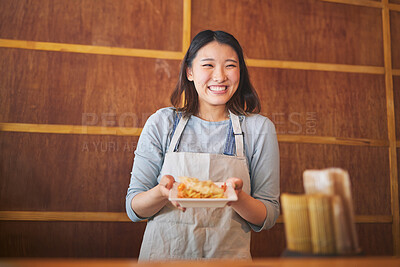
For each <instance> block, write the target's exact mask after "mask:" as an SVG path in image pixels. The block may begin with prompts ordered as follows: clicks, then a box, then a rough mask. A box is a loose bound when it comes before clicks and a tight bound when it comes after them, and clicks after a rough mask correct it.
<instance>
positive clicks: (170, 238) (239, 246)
mask: <svg viewBox="0 0 400 267" xmlns="http://www.w3.org/2000/svg"><path fill="white" fill-rule="evenodd" d="M230 118H231V123H232V124H231V125H232V128H233V132H234V136H235V137H234V140H235V142H234V143H235V147H236V156H228V155H223V154H209V153H192V152H175V151H174V150H175V147H177V144H178V141H179V140H180V136H181V134H182V132H183V130H184V128H185V126H186V123H187V121H188V119H189V118H187V117H186V118H185V117H183V118H181V119H180V121H179V123H178V126H177V127H176V130H175V133H174V135H173V137H172V139H171V143H170V146H169V150H168V151H167V153H166V155H165V160H164V164H163V167H162V170H161V174H160V176H159V177H158V182H159V181H160V179H161V177H162V176H163V175H166V174H169V175H172V176H173V177H174V178H175V179H177V178H178V177H180V176H188V177H196V178H199V179H200V180H213V181H215V182H220V181H225V180H226V179H228V178H230V177H238V178H241V179H242V180H243V191H244V192H246V193H247V194H250V176H249V170H248V166H247V161H246V157H245V155H244V148H243V134H242V131H241V128H240V122H239V118H238V116H236V115H234V114H233V113H230ZM232 140H233V139H232ZM201 258H230V259H232V258H241V259H249V258H251V255H250V227H249V225H248V224H247V222H246V221H245V220H243V219H242V218H241V217H240V216H239V215H238V214H237V213H236V212H235V211H234V210H233V209H232V208H231V207H229V206H225V207H224V208H187V209H186V211H185V212H182V211H181V210H178V209H177V208H175V207H174V206H173V205H172V204H171V203H168V204H167V205H166V206H164V207H163V208H162V209H161V210H160V211H159V212H158V213H157V214H156V215H155V216H154V217H152V218H151V219H149V221H148V222H147V226H146V230H145V233H144V236H143V242H142V246H141V250H140V256H139V260H140V261H144V260H166V259H201Z"/></svg>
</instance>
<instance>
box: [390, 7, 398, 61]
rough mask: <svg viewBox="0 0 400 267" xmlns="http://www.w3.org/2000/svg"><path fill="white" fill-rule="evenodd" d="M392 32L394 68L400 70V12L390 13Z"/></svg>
mask: <svg viewBox="0 0 400 267" xmlns="http://www.w3.org/2000/svg"><path fill="white" fill-rule="evenodd" d="M390 32H391V35H390V36H391V40H392V66H393V68H394V69H400V49H399V47H400V11H391V12H390Z"/></svg>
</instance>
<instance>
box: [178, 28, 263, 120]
mask: <svg viewBox="0 0 400 267" xmlns="http://www.w3.org/2000/svg"><path fill="white" fill-rule="evenodd" d="M213 41H217V42H218V43H220V44H226V45H229V46H230V47H232V48H233V49H234V50H235V52H236V54H237V55H238V58H239V68H240V81H239V86H238V89H237V90H236V92H235V94H234V95H233V96H232V98H231V99H230V100H229V101H228V102H227V103H226V107H227V109H229V110H230V111H232V112H233V113H234V114H236V115H246V114H249V113H259V112H260V110H261V105H260V100H259V98H258V95H257V93H256V90H255V89H254V87H253V86H252V85H251V83H250V78H249V73H248V71H247V67H246V63H245V61H244V56H243V50H242V47H241V46H240V44H239V42H238V41H237V40H236V39H235V37H233V36H232V35H231V34H229V33H226V32H223V31H210V30H206V31H202V32H199V33H198V34H197V35H196V36H195V37H194V38H193V40H192V43H191V44H190V46H189V49H188V51H187V52H186V55H185V57H184V58H183V60H182V63H181V70H180V73H179V80H178V83H177V85H176V87H175V90H174V92H173V93H172V95H171V103H172V105H173V106H174V107H175V108H176V109H177V110H179V111H182V112H183V114H184V115H185V116H188V115H193V114H197V112H198V110H199V96H198V94H197V91H196V88H195V87H194V82H192V81H189V80H188V78H187V74H186V70H187V68H191V67H192V63H193V60H194V58H195V57H196V55H197V52H198V51H199V50H200V49H201V48H202V47H203V46H205V45H207V44H208V43H211V42H213ZM183 93H184V100H183V103H182V94H183Z"/></svg>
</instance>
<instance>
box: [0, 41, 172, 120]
mask: <svg viewBox="0 0 400 267" xmlns="http://www.w3.org/2000/svg"><path fill="white" fill-rule="evenodd" d="M0 51H1V52H2V53H0V72H1V73H2V75H3V76H2V77H3V78H2V79H1V81H0V110H1V111H2V112H1V113H0V121H2V122H22V123H33V124H38V123H44V124H71V125H89V126H125V127H143V125H144V123H145V121H146V119H147V118H148V117H149V116H150V115H151V114H152V113H154V112H155V111H156V110H157V109H159V108H161V107H165V106H169V105H170V104H169V103H170V102H169V96H170V93H171V92H172V90H173V88H174V86H175V83H176V81H177V78H176V77H178V72H179V62H178V61H171V60H162V59H144V58H127V57H114V56H102V55H84V54H71V53H56V52H42V51H28V50H18V49H8V48H3V49H0ZM16 111H17V112H16Z"/></svg>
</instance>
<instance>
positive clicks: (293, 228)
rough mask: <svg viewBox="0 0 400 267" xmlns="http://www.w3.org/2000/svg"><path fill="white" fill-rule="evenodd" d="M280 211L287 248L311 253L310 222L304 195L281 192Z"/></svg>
mask: <svg viewBox="0 0 400 267" xmlns="http://www.w3.org/2000/svg"><path fill="white" fill-rule="evenodd" d="M281 203H282V212H283V219H284V226H285V233H286V244H287V249H288V250H290V251H295V252H301V253H312V244H311V233H310V222H309V216H308V204H307V197H306V195H295V194H287V193H285V194H282V195H281Z"/></svg>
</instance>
